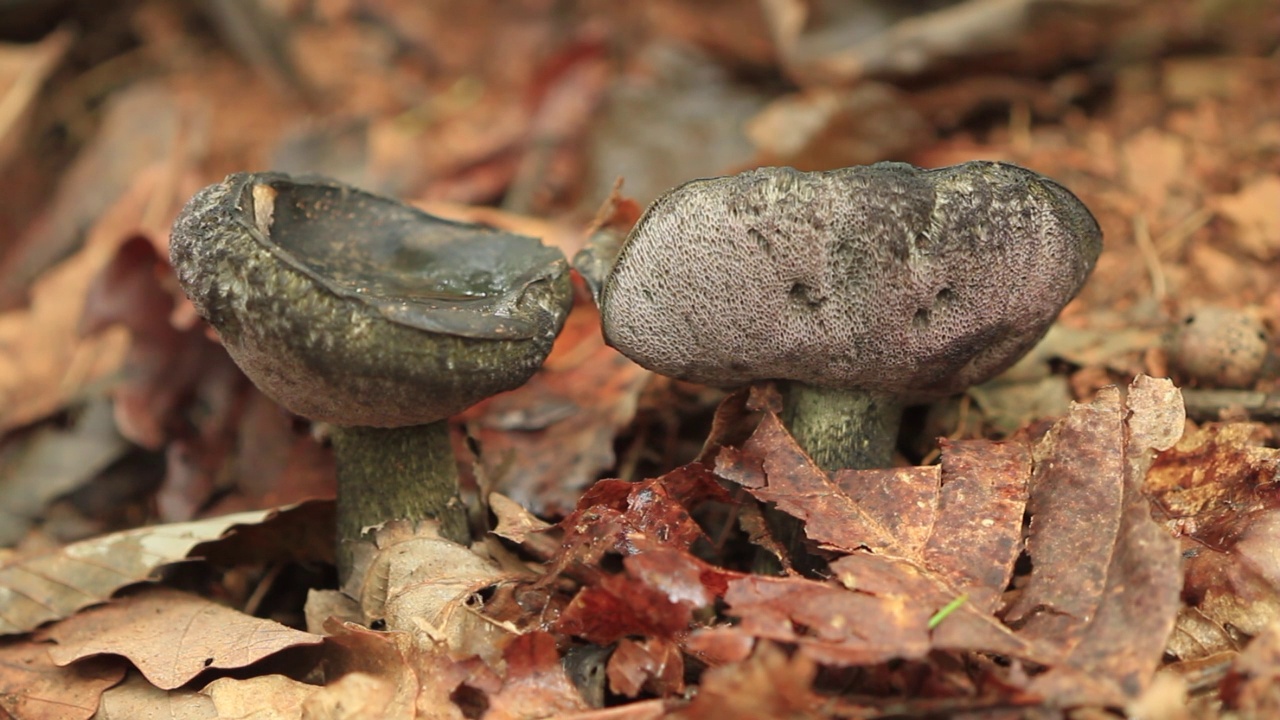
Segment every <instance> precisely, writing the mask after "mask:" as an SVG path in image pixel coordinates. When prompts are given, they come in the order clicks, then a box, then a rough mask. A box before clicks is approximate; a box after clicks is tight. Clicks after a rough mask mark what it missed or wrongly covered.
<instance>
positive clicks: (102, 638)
mask: <svg viewBox="0 0 1280 720" xmlns="http://www.w3.org/2000/svg"><path fill="white" fill-rule="evenodd" d="M41 637H42V638H47V639H51V640H53V641H55V642H56V643H57V644H56V645H54V646H52V647H50V648H49V656H50V657H51V658H53V661H54V662H55V663H57V664H59V665H69V664H71V663H73V662H76V661H77V660H81V659H83V658H88V657H94V656H97V655H122V656H124V657H126V658H128V659H129V661H130V662H132V663H133V664H134V666H135V667H137V668H138V670H139V671H141V672H142V674H143V675H144V676H146V678H147V680H150V681H151V683H152V684H154V685H155V686H156V687H158V688H161V689H163V690H172V689H174V688H176V687H179V686H181V685H185V684H186V683H187V682H189V681H190V680H191V679H192V678H194V677H196V676H197V675H199V674H200V673H202V672H204V671H205V670H206V669H208V668H239V667H244V666H246V665H251V664H253V663H255V662H257V661H259V660H261V659H263V658H265V657H267V656H269V655H273V654H275V653H277V652H279V651H280V650H284V649H285V648H290V647H296V646H299V645H318V644H319V643H321V642H322V641H323V638H321V637H319V636H316V635H312V634H310V633H304V632H301V631H298V630H293V629H291V628H288V627H285V626H284V625H281V624H280V623H277V622H273V621H271V620H264V619H261V618H255V617H253V616H250V615H245V614H244V613H241V612H238V611H236V610H232V609H231V608H228V607H226V606H224V605H219V604H217V603H215V602H212V601H210V600H206V599H204V598H201V597H198V596H195V595H191V594H188V593H184V592H180V591H177V590H172V589H169V588H163V587H152V588H148V589H146V590H143V591H141V592H139V593H137V594H134V595H130V596H128V597H125V598H121V599H119V600H114V601H112V602H111V603H109V604H107V605H103V606H101V607H97V608H92V609H90V610H86V611H84V612H81V613H79V614H77V615H75V616H73V617H71V618H68V619H66V620H63V621H62V622H60V623H58V624H57V625H53V626H50V627H49V628H46V629H45V630H43V631H42V632H41Z"/></svg>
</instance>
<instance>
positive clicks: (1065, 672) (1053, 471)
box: [1008, 376, 1183, 704]
mask: <svg viewBox="0 0 1280 720" xmlns="http://www.w3.org/2000/svg"><path fill="white" fill-rule="evenodd" d="M1182 423H1183V420H1182V398H1181V396H1180V395H1179V394H1178V392H1177V390H1176V389H1174V388H1173V386H1172V384H1171V383H1170V382H1169V381H1167V380H1153V379H1151V378H1148V377H1145V376H1139V377H1138V378H1137V379H1136V380H1135V381H1134V383H1133V385H1132V386H1131V387H1130V389H1129V399H1128V402H1127V406H1126V404H1122V403H1121V400H1120V392H1119V390H1118V389H1117V388H1114V387H1111V388H1106V389H1103V390H1102V391H1101V392H1100V393H1099V394H1098V397H1097V398H1096V399H1095V400H1094V401H1093V402H1092V403H1090V404H1089V405H1076V406H1075V407H1073V408H1072V410H1071V413H1070V414H1069V415H1068V416H1067V417H1066V418H1065V419H1063V420H1062V421H1060V422H1059V423H1058V424H1057V425H1055V426H1054V428H1053V429H1052V430H1051V431H1050V432H1049V434H1048V435H1047V436H1046V437H1045V438H1044V440H1042V441H1041V442H1040V444H1039V445H1038V446H1037V448H1036V453H1035V455H1036V470H1035V478H1034V481H1033V486H1032V494H1031V503H1030V507H1031V513H1032V523H1031V538H1030V540H1029V542H1028V551H1029V553H1030V554H1031V559H1032V562H1033V563H1034V570H1033V572H1032V574H1031V576H1030V578H1029V580H1028V584H1027V586H1026V589H1025V590H1024V591H1023V593H1022V595H1021V597H1020V598H1019V599H1018V600H1017V601H1016V602H1015V603H1014V605H1013V607H1012V608H1011V610H1010V612H1009V615H1008V620H1009V621H1011V622H1012V623H1013V624H1014V625H1015V627H1018V628H1019V630H1020V634H1021V635H1022V636H1023V637H1025V638H1027V639H1028V640H1031V641H1033V642H1036V643H1037V644H1039V645H1040V647H1041V648H1042V652H1043V653H1045V654H1047V655H1050V656H1052V655H1054V654H1056V655H1057V656H1058V658H1060V659H1059V661H1058V662H1057V663H1056V664H1055V666H1054V667H1053V668H1051V669H1050V670H1049V671H1048V672H1047V673H1045V674H1044V675H1041V676H1038V677H1037V678H1035V679H1034V680H1033V681H1032V682H1031V683H1030V684H1029V688H1030V689H1031V690H1032V691H1034V692H1039V693H1042V694H1043V695H1044V696H1046V697H1049V698H1052V699H1053V700H1054V701H1055V702H1062V703H1066V704H1074V703H1083V702H1090V703H1099V702H1103V703H1114V704H1121V703H1123V702H1124V701H1125V700H1126V699H1130V698H1133V697H1136V696H1137V695H1138V694H1139V693H1140V692H1141V691H1142V690H1143V688H1145V687H1146V685H1147V683H1148V682H1150V679H1151V676H1152V673H1153V672H1154V671H1155V669H1156V666H1157V665H1158V664H1159V662H1160V658H1161V653H1162V651H1163V649H1164V644H1165V638H1166V637H1167V636H1168V634H1169V631H1170V629H1171V628H1172V627H1173V621H1174V616H1175V615H1176V613H1177V610H1178V591H1179V588H1180V587H1181V572H1180V560H1179V556H1178V549H1177V546H1176V544H1175V543H1174V542H1173V540H1172V538H1170V537H1169V536H1168V535H1167V534H1166V533H1165V532H1164V531H1163V530H1162V529H1161V528H1160V527H1159V526H1158V525H1156V524H1155V523H1154V522H1153V521H1152V520H1151V516H1150V509H1149V506H1148V504H1147V501H1146V499H1145V498H1144V497H1143V496H1142V494H1141V491H1140V490H1141V484H1142V480H1143V477H1144V476H1145V475H1146V471H1147V469H1148V468H1149V467H1150V465H1151V461H1152V458H1153V456H1154V454H1155V451H1156V450H1158V449H1162V448H1168V447H1171V446H1172V445H1173V444H1174V442H1176V441H1177V438H1178V435H1179V434H1180V433H1181V432H1182Z"/></svg>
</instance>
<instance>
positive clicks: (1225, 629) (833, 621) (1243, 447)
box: [0, 0, 1280, 720]
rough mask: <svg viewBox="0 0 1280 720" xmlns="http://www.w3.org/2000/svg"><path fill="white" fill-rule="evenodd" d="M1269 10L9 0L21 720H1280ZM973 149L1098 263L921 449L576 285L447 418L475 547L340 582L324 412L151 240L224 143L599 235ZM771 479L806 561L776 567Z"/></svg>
mask: <svg viewBox="0 0 1280 720" xmlns="http://www.w3.org/2000/svg"><path fill="white" fill-rule="evenodd" d="M1277 38H1280V6H1277V5H1276V3H1274V2H1266V1H1262V0H1229V1H1224V2H1203V1H1198V0H1197V1H1193V0H1125V1H1124V2H1109V3H1108V2H1090V1H1085V0H966V1H964V2H956V3H948V2H910V3H907V2H887V1H877V0H860V1H858V2H845V3H834V2H824V1H823V0H760V2H758V3H754V2H733V1H732V0H706V1H705V2H682V1H680V0H651V1H649V2H644V3H609V2H597V1H593V0H568V1H566V0H560V1H553V0H516V1H509V0H447V1H442V2H433V3H420V2H413V1H412V0H252V1H247V0H241V1H237V0H209V1H208V2H204V3H172V2H165V1H164V0H131V1H128V2H118V3H97V2H90V1H88V0H84V1H80V0H68V1H66V2H45V3H39V2H24V1H19V2H13V3H7V4H3V3H0V39H2V40H3V44H0V167H3V174H2V175H0V177H3V178H4V179H3V192H2V193H0V433H2V435H0V717H14V718H23V719H24V720H25V719H31V718H39V719H45V718H50V719H51V718H68V719H69V718H82V719H83V718H90V717H97V718H145V717H169V718H250V717H252V718H257V719H266V718H310V719H315V720H319V719H329V718H335V719H336V718H352V719H355V718H405V719H409V718H479V717H483V718H543V717H572V718H583V719H585V718H601V719H603V718H659V717H667V716H674V717H688V718H694V717H711V718H718V717H735V718H772V717H841V718H890V717H892V718H902V717H951V718H1044V719H1046V720H1047V719H1049V718H1059V717H1070V718H1104V717H1120V716H1125V717H1135V718H1155V719H1163V718H1170V719H1180V718H1217V717H1232V718H1273V717H1280V553H1277V552H1276V550H1275V548H1276V547H1280V514H1277V515H1272V513H1273V512H1277V509H1276V508H1273V507H1272V505H1277V506H1278V507H1280V450H1277V446H1278V445H1280V438H1278V437H1277V434H1276V433H1277V424H1280V387H1278V378H1280V370H1278V368H1280V363H1277V362H1276V359H1275V358H1276V343H1275V341H1274V338H1275V337H1276V334H1277V333H1278V332H1280V283H1278V282H1277V278H1278V277H1280V46H1278V45H1277ZM975 159H982V160H998V161H1005V162H1010V163H1015V164H1018V165H1022V166H1025V167H1028V168H1031V169H1033V170H1035V171H1037V172H1039V173H1042V174H1044V175H1046V176H1048V177H1051V178H1053V179H1055V180H1057V181H1058V182H1060V183H1061V184H1063V185H1064V186H1066V187H1068V188H1069V189H1070V190H1071V191H1072V192H1074V193H1075V194H1076V195H1077V196H1078V197H1079V198H1080V199H1081V200H1082V201H1083V202H1084V203H1085V204H1086V205H1087V206H1088V207H1089V208H1090V210H1091V211H1092V212H1093V214H1094V215H1095V216H1096V218H1097V220H1098V222H1099V224H1100V225H1101V227H1102V230H1103V236H1104V249H1103V252H1102V255H1101V257H1100V259H1099V260H1098V262H1097V265H1096V267H1095V269H1094V271H1093V273H1092V276H1091V277H1090V278H1089V280H1088V282H1087V284H1086V285H1085V287H1084V289H1083V291H1082V292H1081V293H1080V294H1079V295H1078V297H1076V299H1075V300H1074V301H1072V302H1071V304H1070V305H1068V306H1067V308H1066V309H1065V310H1064V311H1063V312H1062V314H1061V316H1060V318H1059V320H1058V322H1057V324H1056V325H1055V326H1054V327H1053V328H1052V329H1051V330H1050V332H1049V333H1048V335H1047V336H1046V337H1045V339H1044V340H1043V341H1042V342H1041V343H1040V344H1039V345H1038V346H1037V347H1036V348H1035V349H1034V350H1032V351H1031V353H1029V354H1028V356H1027V357H1026V358H1024V359H1023V360H1022V361H1021V362H1019V363H1018V364H1017V365H1015V366H1014V367H1013V368H1011V369H1010V370H1008V371H1007V372H1005V373H1004V374H1003V375H1001V376H1000V377H998V378H996V379H995V380H992V381H990V382H988V383H985V384H983V385H981V386H978V387H975V388H972V389H971V390H970V391H968V392H967V393H965V394H964V395H963V396H961V397H957V398H952V399H948V400H946V401H942V402H938V403H935V404H933V405H931V406H927V407H917V408H911V409H910V410H909V411H908V412H907V414H906V417H905V421H904V423H903V430H902V432H901V436H900V437H899V442H898V446H897V448H896V455H895V467H893V468H884V469H878V470H841V471H838V472H834V473H826V472H823V471H822V470H821V469H820V468H818V467H817V466H815V465H814V463H813V462H811V461H810V460H809V458H808V457H807V456H806V455H805V454H804V452H803V451H802V450H801V449H800V447H799V446H798V445H797V444H796V443H795V441H794V440H793V439H792V438H791V436H790V435H789V434H788V433H787V431H786V428H785V427H784V424H783V423H782V421H781V420H780V418H779V412H778V408H779V401H778V396H777V394H776V392H775V389H774V388H773V387H772V386H770V385H768V384H760V385H757V386H755V387H753V388H750V389H743V390H742V391H740V392H735V393H726V392H724V391H720V390H714V389H709V388H706V387H703V386H699V385H694V384H690V383H685V382H680V381H677V380H672V379H669V378H664V377H662V376H659V375H655V374H653V373H651V372H649V371H647V370H645V369H643V368H641V367H639V366H637V365H635V364H633V363H632V362H630V361H629V360H627V359H626V358H624V357H623V356H621V355H620V354H619V353H618V352H616V351H615V350H613V349H612V348H610V347H609V346H607V345H606V344H605V343H604V340H603V338H602V335H601V332H600V315H599V312H598V311H597V310H596V308H595V305H594V303H593V301H592V298H591V296H590V294H589V293H588V292H587V290H586V288H585V286H584V285H583V284H582V283H581V282H579V280H578V279H576V278H575V281H574V282H575V292H576V298H575V302H574V306H573V310H572V312H571V313H570V315H569V318H568V321H567V324H566V326H565V328H564V330H563V331H562V332H561V334H560V336H559V338H558V339H557V341H556V344H555V347H554V349H553V350H552V352H551V355H550V357H549V358H548V359H547V361H546V363H545V365H544V367H543V368H542V369H541V370H540V371H539V372H538V374H537V375H536V376H534V377H533V379H532V380H530V381H529V382H528V383H527V384H526V385H524V386H523V387H521V388H519V389H516V390H513V391H511V392H508V393H504V394H502V395H499V396H496V397H494V398H491V399H489V400H486V401H484V402H482V403H480V404H479V405H476V406H474V407H472V408H471V409H469V410H467V411H465V412H463V413H461V414H460V415H458V416H456V417H454V418H453V419H452V421H451V423H450V425H451V433H452V437H453V441H454V450H455V453H456V456H457V461H458V466H459V471H460V473H461V475H462V483H463V490H464V496H465V498H466V500H467V501H468V504H469V507H470V509H471V521H472V525H473V530H474V534H473V537H474V543H473V544H472V546H471V547H463V546H461V545H457V544H454V543H451V542H448V541H446V540H443V539H441V538H440V537H438V536H437V534H436V531H435V527H434V526H433V525H432V524H431V523H429V522H428V523H420V524H417V525H414V524H410V523H403V522H390V523H388V524H386V525H385V526H383V527H382V528H380V529H378V530H377V531H376V533H375V534H374V535H372V536H371V537H369V538H368V539H367V541H366V542H364V543H362V544H361V546H360V548H359V552H358V553H357V554H358V555H359V557H360V558H361V560H360V562H359V563H358V565H357V567H356V569H355V571H354V572H353V576H352V578H350V579H349V580H348V581H347V582H346V583H345V584H344V585H343V586H342V587H338V582H337V573H336V571H335V570H334V550H333V548H334V545H335V537H334V529H333V528H334V514H335V511H334V501H333V497H334V494H335V471H334V461H333V453H332V449H331V446H330V444H329V442H328V439H329V436H330V429H329V428H327V427H325V426H324V425H323V424H312V423H310V422H308V421H307V420H305V419H303V418H299V417H297V416H294V415H290V414H289V413H287V412H286V411H284V410H282V409H281V408H280V407H279V406H278V405H276V404H275V403H274V402H273V401H272V400H270V399H268V398H267V397H266V396H265V395H263V394H262V393H261V392H259V391H258V390H257V389H256V388H255V387H254V385H253V384H252V383H251V382H250V381H249V380H248V379H247V378H246V377H245V376H244V375H243V374H242V373H241V372H240V370H239V369H238V368H237V367H236V365H235V364H234V363H233V362H232V361H231V359H230V357H229V356H228V355H227V353H226V352H225V350H223V348H222V347H221V345H220V344H219V342H218V340H217V337H216V335H215V334H214V333H212V332H211V331H210V330H209V329H208V328H207V327H206V326H205V325H204V324H203V321H202V320H201V319H200V317H199V316H198V314H197V313H196V311H195V309H194V308H193V307H192V305H191V303H190V301H188V300H187V298H186V297H185V296H184V295H183V293H182V290H181V288H180V287H179V286H178V283H177V280H176V278H175V276H174V274H173V271H172V269H171V268H170V266H169V264H168V257H169V255H168V242H169V228H170V226H171V225H172V223H173V220H174V218H175V217H176V216H177V214H178V213H179V211H180V210H181V209H182V207H183V205H184V203H185V202H186V200H187V199H189V198H190V197H191V196H192V195H193V194H194V193H195V192H196V191H197V190H198V189H199V188H201V187H203V186H205V185H208V184H210V183H214V182H218V181H220V180H221V179H222V178H223V177H224V176H226V175H227V174H228V173H232V172H237V171H244V170H266V169H274V170H281V171H286V172H290V173H313V174H321V175H326V176H330V177H334V178H338V179H340V180H342V181H345V182H348V183H351V184H353V185H356V186H359V187H362V188H365V189H368V190H371V191H373V192H377V193H380V194H383V195H387V196H391V197H396V198H400V199H403V200H404V201H405V202H411V203H413V204H415V205H417V206H418V207H420V208H423V209H425V210H427V211H429V212H432V213H434V214H438V215H441V216H445V217H449V218H454V219H458V220H464V221H469V222H476V223H483V224H486V225H490V226H494V227H498V228H502V229H506V230H511V231H515V232H519V233H523V234H526V235H531V236H534V237H538V238H541V239H542V240H543V242H544V243H546V244H547V245H550V246H553V247H556V248H559V249H560V250H561V251H563V252H564V253H565V255H566V256H567V257H572V256H573V255H574V254H575V253H576V252H578V251H579V250H581V249H582V248H583V246H584V243H585V242H586V240H587V238H588V236H589V234H590V232H591V229H592V227H593V218H595V219H597V220H598V219H600V218H604V219H605V220H606V221H607V222H609V223H612V225H613V226H614V227H615V228H617V229H622V230H625V228H626V226H627V224H628V223H629V222H631V221H633V220H634V217H635V214H636V211H637V209H638V208H643V207H644V206H645V205H647V204H648V203H650V202H651V201H653V200H654V199H655V198H656V197H658V196H659V195H660V194H661V193H662V192H663V191H665V190H666V189H668V188H671V187H674V186H676V185H678V184H680V183H682V182H684V181H686V180H689V179H692V178H698V177H708V176H716V175H724V174H728V173H734V172H738V171H741V170H744V169H749V168H753V167H757V166H763V165H789V166H793V167H796V168H798V169H801V170H823V169H831V168H839V167H846V166H852V165H865V164H870V163H874V162H879V161H883V160H897V161H905V162H910V163H914V164H916V165H919V166H922V167H940V166H945V165H952V164H957V163H961V162H964V161H967V160H975ZM619 180H620V181H621V185H620V186H619V185H618V184H617V183H618V181H619ZM615 189H616V194H615ZM601 207H604V208H605V211H604V212H603V213H601V212H600V208H601ZM774 508H776V510H780V511H781V512H783V513H786V514H788V515H791V516H794V517H796V518H799V519H800V520H801V521H802V522H803V523H804V526H805V533H806V537H807V542H808V545H807V546H806V550H807V560H806V561H805V562H804V563H803V565H804V567H800V568H798V569H794V568H791V567H790V565H789V564H788V563H786V562H785V561H784V562H782V564H783V565H784V566H786V567H785V568H784V570H783V571H781V572H780V573H775V574H768V573H761V572H755V571H754V570H755V569H757V567H758V558H759V557H760V554H761V552H767V551H770V550H778V549H779V547H780V543H779V541H778V540H777V539H776V538H774V537H773V536H772V534H771V533H770V531H769V528H770V527H771V526H770V524H769V523H768V522H766V520H765V518H766V517H768V516H769V514H770V513H772V512H775V510H774ZM761 548H764V551H762V550H761ZM782 554H783V555H784V556H785V555H786V553H785V552H784V553H782Z"/></svg>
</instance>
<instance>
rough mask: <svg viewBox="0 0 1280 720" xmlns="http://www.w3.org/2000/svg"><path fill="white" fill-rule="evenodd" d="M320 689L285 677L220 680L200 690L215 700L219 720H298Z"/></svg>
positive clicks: (202, 693) (261, 676)
mask: <svg viewBox="0 0 1280 720" xmlns="http://www.w3.org/2000/svg"><path fill="white" fill-rule="evenodd" d="M319 689H320V688H318V687H316V686H315V685H308V684H306V683H301V682H298V681H297V680H294V679H293V678H289V677H285V676H284V675H260V676H258V677H251V678H244V679H239V678H218V679H217V680H214V681H213V682H211V683H209V684H208V685H205V686H204V689H203V690H201V691H200V694H201V695H205V696H207V697H208V698H209V699H210V700H212V701H213V706H214V708H216V709H217V712H218V717H219V718H237V720H239V719H240V718H243V720H298V719H299V718H301V717H302V706H303V704H304V703H305V702H306V700H307V698H309V697H311V696H312V695H314V694H315V693H316V691H318V690H319Z"/></svg>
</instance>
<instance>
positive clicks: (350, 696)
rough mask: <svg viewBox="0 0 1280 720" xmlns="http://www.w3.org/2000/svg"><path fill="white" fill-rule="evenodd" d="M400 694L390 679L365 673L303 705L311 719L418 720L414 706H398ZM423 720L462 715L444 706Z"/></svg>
mask: <svg viewBox="0 0 1280 720" xmlns="http://www.w3.org/2000/svg"><path fill="white" fill-rule="evenodd" d="M396 691H397V687H396V686H395V685H394V684H393V683H392V682H391V681H389V680H384V679H382V678H379V677H375V676H373V675H369V674H367V673H362V672H352V673H347V674H346V675H343V676H342V677H340V678H338V679H337V680H334V681H333V682H331V683H329V684H328V685H326V686H324V687H323V688H321V689H320V690H319V691H318V692H316V693H314V694H312V695H311V696H310V697H308V698H307V699H306V701H304V702H303V705H302V716H303V717H304V718H307V720H362V719H363V718H379V719H380V720H414V718H416V717H418V716H417V714H416V713H415V712H414V709H413V707H412V706H409V707H404V706H400V705H396V704H395V701H394V698H395V697H396ZM446 707H447V706H446ZM423 717H429V718H451V717H454V718H461V717H462V715H461V714H458V715H447V714H445V710H444V708H443V707H436V708H435V713H434V714H432V715H426V716H423Z"/></svg>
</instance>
